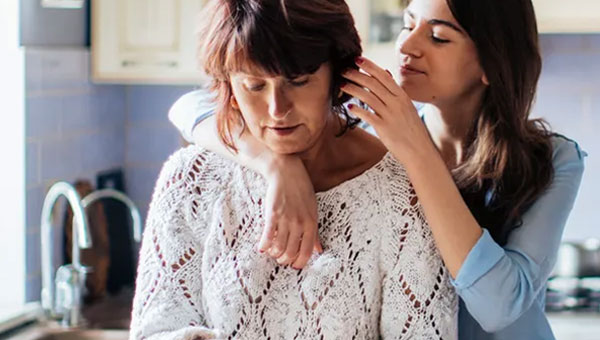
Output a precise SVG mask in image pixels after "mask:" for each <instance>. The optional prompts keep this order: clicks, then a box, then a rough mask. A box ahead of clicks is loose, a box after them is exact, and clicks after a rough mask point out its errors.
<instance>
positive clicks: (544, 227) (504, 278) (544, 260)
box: [452, 137, 586, 332]
mask: <svg viewBox="0 0 600 340" xmlns="http://www.w3.org/2000/svg"><path fill="white" fill-rule="evenodd" d="M553 142H554V152H553V165H554V178H553V180H552V183H551V184H550V186H549V188H548V189H547V190H546V192H545V193H544V194H543V195H542V196H540V198H539V199H538V200H537V201H536V202H535V203H534V204H533V205H532V206H531V208H529V210H528V211H527V212H526V213H525V214H524V215H523V224H522V225H521V227H519V228H517V229H515V230H514V231H512V232H511V234H510V236H509V238H508V242H507V244H506V245H505V246H504V247H501V246H499V245H498V244H497V243H496V242H495V241H494V240H493V239H492V237H491V236H490V234H489V232H488V231H487V230H485V229H484V232H483V235H482V236H481V238H480V239H479V240H478V242H477V243H476V244H475V246H474V247H473V249H471V251H470V252H469V254H468V255H467V258H466V259H465V261H464V263H463V265H462V267H461V268H460V270H459V272H458V275H457V276H456V279H455V280H453V281H452V283H453V285H454V286H455V287H456V289H457V292H458V294H459V295H460V297H461V298H462V299H463V301H464V303H465V305H466V307H467V309H468V311H469V313H470V314H471V315H472V316H473V318H474V319H475V320H477V322H478V323H479V324H480V326H481V327H482V328H483V329H484V330H485V331H487V332H495V331H498V330H501V329H503V328H505V327H506V326H508V325H510V324H511V323H513V322H515V321H516V320H517V319H518V318H519V317H520V316H521V315H522V314H523V313H525V312H526V311H527V310H528V309H529V308H530V307H531V305H532V303H533V302H534V300H535V299H536V297H537V296H538V295H539V293H540V291H541V290H542V289H544V288H545V285H546V281H547V280H548V277H549V276H550V273H551V271H552V269H553V267H554V264H555V261H556V254H557V252H558V247H559V244H560V240H561V238H562V233H563V229H564V227H565V224H566V221H567V218H568V216H569V213H570V212H571V209H572V208H573V204H574V202H575V197H576V196H577V191H578V189H579V184H580V182H581V177H582V175H583V169H584V163H583V158H584V157H585V156H586V154H585V153H584V152H583V151H581V150H580V149H579V146H578V145H577V144H576V143H575V142H573V141H570V140H566V139H565V138H563V137H554V139H553ZM490 306H493V308H490Z"/></svg>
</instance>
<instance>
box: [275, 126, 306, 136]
mask: <svg viewBox="0 0 600 340" xmlns="http://www.w3.org/2000/svg"><path fill="white" fill-rule="evenodd" d="M298 126H300V125H294V126H270V127H269V129H270V130H271V131H273V132H275V133H276V134H278V135H280V136H285V135H289V134H291V133H292V132H294V131H295V130H296V128H298Z"/></svg>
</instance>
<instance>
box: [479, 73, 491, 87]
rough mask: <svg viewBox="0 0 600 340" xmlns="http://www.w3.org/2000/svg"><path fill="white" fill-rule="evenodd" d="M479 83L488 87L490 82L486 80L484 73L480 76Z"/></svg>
mask: <svg viewBox="0 0 600 340" xmlns="http://www.w3.org/2000/svg"><path fill="white" fill-rule="evenodd" d="M481 82H482V83H483V84H484V85H485V86H490V82H489V80H488V78H487V76H486V75H485V73H484V74H483V75H482V76H481Z"/></svg>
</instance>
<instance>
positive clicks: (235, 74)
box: [230, 62, 330, 79]
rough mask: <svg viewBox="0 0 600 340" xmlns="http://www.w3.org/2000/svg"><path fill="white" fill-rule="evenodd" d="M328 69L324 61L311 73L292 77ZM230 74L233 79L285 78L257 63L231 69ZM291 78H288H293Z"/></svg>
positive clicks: (319, 73) (300, 75) (314, 73)
mask: <svg viewBox="0 0 600 340" xmlns="http://www.w3.org/2000/svg"><path fill="white" fill-rule="evenodd" d="M329 70H330V66H329V63H327V62H326V63H323V64H321V65H320V66H319V67H318V68H317V70H316V71H314V72H312V73H311V72H306V73H303V74H298V75H296V76H295V77H293V78H298V77H302V76H305V75H314V76H323V75H326V74H328V72H329ZM230 76H231V78H233V79H235V78H261V79H267V78H287V77H286V76H285V75H283V74H274V73H271V72H268V71H266V70H265V69H264V68H262V67H260V66H258V65H248V66H247V67H242V68H240V69H239V70H236V71H232V72H231V73H230ZM293 78H288V79H293Z"/></svg>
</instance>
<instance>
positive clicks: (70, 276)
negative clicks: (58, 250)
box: [55, 264, 78, 315]
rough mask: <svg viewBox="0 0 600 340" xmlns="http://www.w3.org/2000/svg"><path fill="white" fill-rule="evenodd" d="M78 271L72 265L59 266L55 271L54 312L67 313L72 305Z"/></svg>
mask: <svg viewBox="0 0 600 340" xmlns="http://www.w3.org/2000/svg"><path fill="white" fill-rule="evenodd" d="M77 276H78V272H77V270H76V269H75V267H73V265H70V264H68V265H64V266H60V267H59V268H58V270H57V271H56V279H55V281H56V283H55V284H56V295H55V296H56V302H55V304H56V312H57V313H58V314H60V315H64V314H65V313H68V311H69V310H70V309H71V308H72V307H73V305H74V303H75V301H74V287H75V285H77V284H78V282H77V281H78V280H77Z"/></svg>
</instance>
